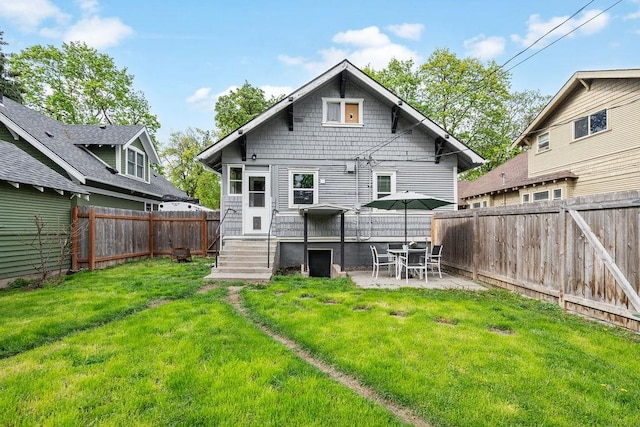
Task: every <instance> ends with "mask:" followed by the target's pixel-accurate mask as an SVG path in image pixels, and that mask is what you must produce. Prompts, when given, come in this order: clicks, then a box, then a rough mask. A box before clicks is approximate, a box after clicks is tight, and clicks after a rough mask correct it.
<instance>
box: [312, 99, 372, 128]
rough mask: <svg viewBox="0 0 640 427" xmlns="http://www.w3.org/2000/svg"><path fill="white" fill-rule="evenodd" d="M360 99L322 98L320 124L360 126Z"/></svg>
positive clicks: (361, 101)
mask: <svg viewBox="0 0 640 427" xmlns="http://www.w3.org/2000/svg"><path fill="white" fill-rule="evenodd" d="M362 103H363V100H362V99H348V98H322V124H324V125H327V126H341V125H362Z"/></svg>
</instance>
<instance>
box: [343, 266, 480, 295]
mask: <svg viewBox="0 0 640 427" xmlns="http://www.w3.org/2000/svg"><path fill="white" fill-rule="evenodd" d="M347 276H349V277H351V280H353V282H354V283H355V284H356V285H357V286H359V287H361V288H365V289H400V288H423V289H466V290H472V291H486V290H487V288H486V287H484V286H482V285H479V284H477V283H475V282H473V281H471V280H470V279H467V278H465V277H461V276H452V275H450V274H447V273H446V272H444V271H443V272H442V279H441V278H440V277H438V276H437V275H435V276H434V275H432V274H431V273H429V282H427V283H425V281H424V278H423V279H420V278H418V277H414V278H410V279H409V281H408V283H407V282H406V281H405V279H396V278H395V276H392V277H390V276H389V275H388V274H387V272H386V271H380V274H379V275H378V278H377V279H374V278H373V277H371V270H364V271H347Z"/></svg>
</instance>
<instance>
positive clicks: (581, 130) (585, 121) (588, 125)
mask: <svg viewBox="0 0 640 427" xmlns="http://www.w3.org/2000/svg"><path fill="white" fill-rule="evenodd" d="M606 129H607V110H601V111H598V112H597V113H593V114H591V115H590V116H586V117H580V118H579V119H578V120H576V121H574V122H573V139H578V138H582V137H585V136H587V135H593V134H594V133H597V132H600V131H603V130H606Z"/></svg>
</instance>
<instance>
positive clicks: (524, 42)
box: [511, 9, 611, 49]
mask: <svg viewBox="0 0 640 427" xmlns="http://www.w3.org/2000/svg"><path fill="white" fill-rule="evenodd" d="M601 12H602V11H601V10H598V9H592V10H588V11H586V12H584V13H583V14H582V15H581V16H580V17H578V18H572V19H570V20H569V21H567V22H566V23H564V24H563V25H561V26H560V27H559V28H558V29H556V30H555V31H554V32H552V33H551V34H550V35H549V36H547V37H546V38H545V39H543V40H541V41H540V42H538V44H537V45H536V48H538V49H539V48H542V47H544V46H546V45H548V44H549V42H550V41H552V40H555V39H557V38H558V37H561V36H564V35H567V34H569V33H570V32H571V31H573V30H576V29H577V28H578V27H580V26H581V25H583V24H584V26H583V27H580V28H579V29H577V31H575V32H574V33H572V35H576V36H578V35H591V34H595V33H598V32H600V31H602V30H603V29H604V28H605V27H606V26H607V25H609V21H610V18H611V16H610V15H609V14H608V13H602V14H601V15H599V16H598V14H600V13H601ZM567 18H568V16H555V17H553V18H550V19H549V20H548V21H541V20H540V15H537V14H536V15H531V16H529V21H528V22H527V34H526V35H525V36H524V37H522V36H520V35H518V34H513V35H512V36H511V40H513V41H514V42H516V43H518V44H519V45H521V46H523V47H524V46H529V45H530V44H531V43H533V42H534V41H536V40H537V39H539V38H540V37H542V36H543V35H544V34H546V33H547V32H548V31H549V30H551V29H552V28H554V27H556V26H557V25H560V24H561V23H562V22H563V21H565V20H566V19H567Z"/></svg>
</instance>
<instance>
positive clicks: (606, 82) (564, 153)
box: [529, 79, 640, 197]
mask: <svg viewBox="0 0 640 427" xmlns="http://www.w3.org/2000/svg"><path fill="white" fill-rule="evenodd" d="M638 99H640V79H596V80H593V82H592V84H591V88H590V90H587V89H586V88H585V87H583V86H578V87H577V88H576V89H575V90H574V91H573V92H572V93H571V94H570V95H569V96H568V98H567V100H566V101H565V103H564V104H563V105H561V106H559V107H558V108H557V111H556V112H555V113H554V114H553V115H552V116H551V117H550V118H549V119H548V120H547V121H545V122H544V123H543V124H541V126H540V128H541V131H540V132H538V133H537V134H535V135H533V136H532V139H531V141H532V149H531V150H529V176H530V177H535V176H538V175H544V174H548V173H553V172H558V171H561V170H570V171H572V172H573V173H575V174H576V175H577V176H578V177H579V178H578V180H577V182H576V184H575V188H574V189H573V190H572V194H571V197H575V196H581V195H588V194H597V193H604V192H611V191H624V190H633V189H637V188H638V187H639V186H640V161H638V159H640V146H639V144H638V137H637V135H638V132H640V122H639V121H638V117H640V103H638V102H635V101H637V100H638ZM604 108H606V109H607V114H608V116H607V130H605V131H602V132H598V133H596V134H593V135H590V136H587V137H584V138H581V139H579V140H573V121H574V120H575V119H577V118H580V117H584V116H586V115H588V114H591V113H594V112H597V111H600V110H602V109H604ZM546 131H548V132H549V147H550V149H549V150H547V151H544V152H542V153H537V152H536V149H535V148H536V145H535V144H536V137H537V135H539V134H541V133H544V132H546Z"/></svg>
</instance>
